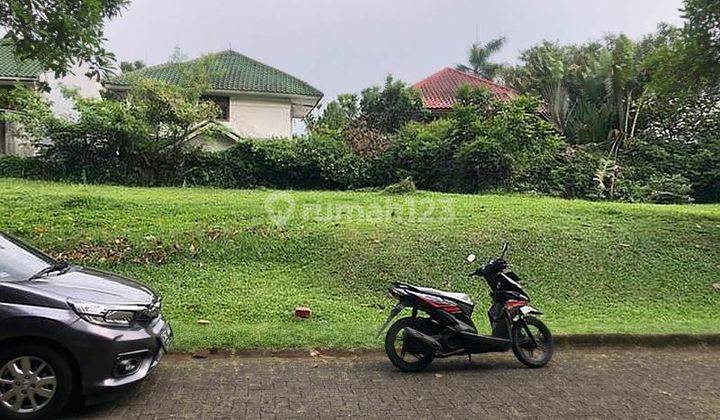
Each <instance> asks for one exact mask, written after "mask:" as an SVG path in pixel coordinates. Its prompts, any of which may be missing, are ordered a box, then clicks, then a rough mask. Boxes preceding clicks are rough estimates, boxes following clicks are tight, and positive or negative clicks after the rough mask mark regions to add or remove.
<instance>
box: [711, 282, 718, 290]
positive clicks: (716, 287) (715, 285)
mask: <svg viewBox="0 0 720 420" xmlns="http://www.w3.org/2000/svg"><path fill="white" fill-rule="evenodd" d="M712 286H713V289H715V290H719V291H720V283H715V284H713V285H712Z"/></svg>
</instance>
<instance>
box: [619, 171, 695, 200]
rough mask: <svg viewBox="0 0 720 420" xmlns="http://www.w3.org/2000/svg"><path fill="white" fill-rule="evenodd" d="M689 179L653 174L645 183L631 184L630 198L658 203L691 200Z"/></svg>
mask: <svg viewBox="0 0 720 420" xmlns="http://www.w3.org/2000/svg"><path fill="white" fill-rule="evenodd" d="M691 193H692V186H691V185H690V181H689V180H688V179H687V178H685V177H684V176H681V175H667V174H663V175H653V176H652V177H651V178H650V180H649V181H648V182H647V183H646V184H639V183H638V184H636V185H634V186H633V191H632V198H633V199H635V200H638V201H649V202H652V203H659V204H685V203H691V202H693V201H694V200H693V198H692V197H691V196H690V194H691Z"/></svg>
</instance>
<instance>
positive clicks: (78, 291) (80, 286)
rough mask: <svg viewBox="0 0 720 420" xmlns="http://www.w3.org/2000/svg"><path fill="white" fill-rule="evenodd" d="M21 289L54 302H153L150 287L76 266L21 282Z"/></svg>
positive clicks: (154, 296) (153, 295)
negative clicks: (70, 300) (61, 272)
mask: <svg viewBox="0 0 720 420" xmlns="http://www.w3.org/2000/svg"><path fill="white" fill-rule="evenodd" d="M23 286H24V287H25V288H27V289H32V290H34V291H36V292H40V293H42V294H44V295H46V296H47V295H52V296H53V297H55V298H57V299H62V300H67V299H75V300H82V301H87V302H94V303H102V304H110V305H149V304H151V303H153V302H154V301H155V299H156V294H155V293H154V292H153V291H152V290H151V289H150V288H148V287H147V286H144V285H142V284H140V283H138V282H136V281H134V280H130V279H128V278H125V277H121V276H119V275H117V274H112V273H107V272H104V271H100V270H95V269H90V268H84V267H77V266H73V267H72V268H71V269H70V270H69V271H67V272H66V273H64V274H60V275H49V276H47V277H43V278H40V279H35V280H30V281H27V282H23Z"/></svg>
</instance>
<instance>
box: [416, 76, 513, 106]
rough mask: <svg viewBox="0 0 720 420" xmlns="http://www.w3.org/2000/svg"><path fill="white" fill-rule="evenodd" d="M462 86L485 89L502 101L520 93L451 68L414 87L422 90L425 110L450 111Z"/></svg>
mask: <svg viewBox="0 0 720 420" xmlns="http://www.w3.org/2000/svg"><path fill="white" fill-rule="evenodd" d="M462 85H470V86H472V87H485V88H487V89H488V90H490V92H492V93H494V94H495V95H496V96H497V97H498V98H500V99H512V98H514V97H516V96H518V93H517V92H516V91H515V90H513V89H511V88H509V87H505V86H502V85H499V84H497V83H495V82H493V81H492V80H488V79H486V78H484V77H481V76H476V75H474V74H469V73H465V72H462V71H460V70H455V69H451V68H449V67H447V68H444V69H442V70H440V71H439V72H437V73H435V74H433V75H432V76H430V77H428V78H427V79H425V80H423V81H420V82H418V83H416V84H415V85H413V86H414V87H415V88H417V89H419V90H420V92H421V94H422V101H423V104H424V105H425V108H428V109H435V110H443V109H450V108H452V107H453V105H455V102H456V101H457V100H456V93H457V90H458V88H460V86H462Z"/></svg>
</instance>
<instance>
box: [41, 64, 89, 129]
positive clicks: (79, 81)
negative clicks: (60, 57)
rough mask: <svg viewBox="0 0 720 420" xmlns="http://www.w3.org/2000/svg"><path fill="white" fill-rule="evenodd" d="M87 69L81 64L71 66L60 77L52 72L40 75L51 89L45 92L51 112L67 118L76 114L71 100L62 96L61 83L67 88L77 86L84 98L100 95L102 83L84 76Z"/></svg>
mask: <svg viewBox="0 0 720 420" xmlns="http://www.w3.org/2000/svg"><path fill="white" fill-rule="evenodd" d="M88 70H89V67H88V66H87V65H81V66H75V67H73V68H72V69H70V72H69V73H68V74H67V75H66V76H64V77H62V78H60V79H57V78H55V76H54V75H53V74H52V73H45V74H43V75H42V76H41V77H40V79H41V80H43V81H45V82H47V84H48V86H50V89H51V90H50V93H48V94H47V98H48V99H49V100H50V101H51V102H52V108H53V113H54V114H55V115H56V116H58V117H68V118H74V117H75V116H76V112H75V110H74V109H73V107H74V105H75V104H74V103H73V101H72V100H70V99H67V98H65V97H63V94H62V89H61V88H60V86H61V85H62V86H65V87H68V88H77V89H78V90H79V94H80V96H82V97H85V98H99V97H100V89H101V88H102V85H101V84H100V83H99V82H98V81H97V80H96V79H91V78H89V77H87V76H85V73H87V71H88Z"/></svg>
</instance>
